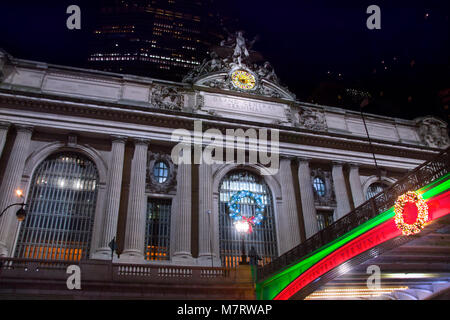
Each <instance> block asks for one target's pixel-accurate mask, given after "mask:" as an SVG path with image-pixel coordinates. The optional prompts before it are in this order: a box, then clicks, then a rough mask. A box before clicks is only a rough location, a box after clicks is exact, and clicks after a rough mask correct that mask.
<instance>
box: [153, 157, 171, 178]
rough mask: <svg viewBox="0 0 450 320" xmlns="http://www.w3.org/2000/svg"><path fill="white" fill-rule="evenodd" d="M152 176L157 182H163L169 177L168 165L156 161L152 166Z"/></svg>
mask: <svg viewBox="0 0 450 320" xmlns="http://www.w3.org/2000/svg"><path fill="white" fill-rule="evenodd" d="M153 176H154V177H155V180H156V181H158V182H159V183H164V182H166V181H167V179H168V178H169V167H168V166H167V164H166V163H165V162H164V161H158V162H157V163H155V166H154V167H153Z"/></svg>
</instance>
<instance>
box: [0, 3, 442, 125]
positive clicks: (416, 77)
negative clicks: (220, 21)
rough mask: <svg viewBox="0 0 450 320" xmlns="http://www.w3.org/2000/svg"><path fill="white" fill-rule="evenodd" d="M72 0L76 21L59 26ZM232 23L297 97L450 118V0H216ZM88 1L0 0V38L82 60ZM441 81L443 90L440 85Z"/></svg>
mask: <svg viewBox="0 0 450 320" xmlns="http://www.w3.org/2000/svg"><path fill="white" fill-rule="evenodd" d="M70 4H78V5H79V6H80V7H81V11H82V30H81V31H69V30H67V28H66V27H65V23H66V19H67V16H68V15H67V14H66V13H65V11H66V8H67V6H68V5H70ZM372 4H376V5H378V6H379V7H380V8H381V30H368V29H367V27H366V20H367V18H368V16H369V14H366V9H367V7H368V6H369V5H372ZM217 10H218V11H219V12H220V13H221V14H222V15H224V16H228V17H232V18H234V19H236V20H237V21H238V22H236V23H233V26H232V27H235V29H236V30H237V29H242V30H244V31H246V35H247V37H248V38H253V37H254V36H255V35H258V36H259V41H258V42H257V43H256V44H255V48H254V49H256V50H258V51H259V52H261V53H262V55H263V56H264V58H265V59H266V60H268V61H270V62H271V63H272V65H273V66H274V67H275V71H276V73H277V75H278V76H279V77H280V79H281V81H282V82H283V84H285V85H286V86H288V87H289V89H290V90H291V91H292V92H294V93H295V94H296V95H297V97H298V98H299V100H301V101H307V102H315V103H321V104H326V105H331V106H340V107H348V108H351V109H356V108H357V105H356V104H355V103H354V102H353V101H352V100H350V99H349V97H348V96H347V95H346V94H345V89H346V88H357V89H361V90H364V91H367V92H369V93H370V94H371V95H372V100H371V103H370V104H369V105H368V106H367V107H366V108H365V111H366V112H370V113H377V114H384V115H389V116H395V117H401V118H408V119H412V118H415V117H417V116H425V115H427V114H432V115H437V116H439V117H441V118H443V119H444V120H447V121H449V118H448V114H449V110H448V104H449V101H448V100H450V97H449V96H450V93H449V92H450V48H449V47H450V45H449V40H450V37H449V33H450V26H449V15H450V3H449V2H448V1H444V0H441V1H434V0H428V1H403V0H395V1H394V0H391V1H335V0H334V1H331V0H330V1H317V0H316V1H298V0H297V1H292V0H291V1H287V0H277V1H262V0H259V1H257V0H246V1H243V0H240V1H237V0H226V1H219V0H218V5H217ZM95 12H96V3H95V1H93V0H92V1H85V0H81V1H77V0H70V1H66V0H59V1H23V0H15V1H2V2H1V4H0V47H2V48H4V49H5V50H6V51H7V52H9V53H10V54H12V55H13V56H15V57H18V58H25V59H32V60H38V61H45V62H49V63H57V64H64V65H70V66H81V67H83V66H84V64H85V60H86V54H87V52H86V51H87V39H88V35H89V32H90V28H91V26H92V22H93V21H94V20H95ZM446 90H447V91H446Z"/></svg>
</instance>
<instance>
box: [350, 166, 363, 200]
mask: <svg viewBox="0 0 450 320" xmlns="http://www.w3.org/2000/svg"><path fill="white" fill-rule="evenodd" d="M349 180H350V188H351V190H352V197H353V203H354V204H355V208H356V207H359V206H360V205H361V204H363V202H364V201H365V199H364V193H363V189H362V185H361V178H360V177H359V166H358V165H357V164H354V163H351V164H350V173H349Z"/></svg>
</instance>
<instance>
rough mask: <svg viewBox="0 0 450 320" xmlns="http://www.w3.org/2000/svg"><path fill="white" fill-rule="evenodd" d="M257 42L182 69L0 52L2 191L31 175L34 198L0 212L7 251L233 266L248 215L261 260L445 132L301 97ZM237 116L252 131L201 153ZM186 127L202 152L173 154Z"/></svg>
mask: <svg viewBox="0 0 450 320" xmlns="http://www.w3.org/2000/svg"><path fill="white" fill-rule="evenodd" d="M249 51H250V49H249V48H247V47H246V42H245V40H242V39H241V35H240V34H236V36H235V38H234V39H230V40H229V42H224V43H222V46H221V47H220V50H218V53H216V52H213V53H212V54H211V58H210V59H208V60H205V62H204V63H203V64H202V65H200V66H199V67H198V68H197V69H195V70H194V71H192V72H191V73H190V74H188V75H187V76H186V78H185V79H184V80H183V82H179V83H176V82H168V81H163V80H158V79H153V78H146V77H138V76H132V75H123V74H114V73H107V72H101V71H94V70H87V69H78V68H72V67H64V66H57V65H51V64H47V63H43V62H35V61H27V60H21V59H18V58H15V57H11V56H10V55H8V54H7V53H5V52H2V53H0V155H1V158H0V160H1V162H0V175H1V177H2V179H1V187H0V188H1V189H0V207H1V209H2V210H3V209H4V208H6V207H8V206H9V205H11V204H14V203H17V202H20V201H21V199H20V198H19V197H18V196H17V194H16V190H17V189H20V190H23V201H25V203H26V210H27V215H26V218H25V220H24V221H22V222H21V221H18V220H17V219H16V217H15V212H16V211H17V208H15V207H12V208H10V209H8V210H7V211H6V213H5V214H4V215H3V216H2V217H1V218H0V256H2V257H11V258H18V259H38V260H52V261H54V260H64V261H80V260H85V259H88V260H111V259H112V260H113V261H114V262H115V263H132V264H143V265H147V264H154V265H175V266H213V267H227V268H228V267H229V268H232V267H235V266H236V265H238V264H239V261H240V259H241V249H242V247H241V245H242V243H241V236H240V235H239V233H238V232H237V230H236V229H235V223H236V220H239V219H242V218H243V217H247V218H249V217H250V216H251V217H252V218H253V219H254V218H255V217H257V218H258V217H259V218H260V219H259V220H258V219H257V220H258V221H255V220H253V221H250V222H248V223H251V224H252V225H251V227H252V230H251V231H252V232H251V233H247V234H246V235H245V249H246V251H247V252H250V251H251V250H253V251H256V253H257V255H258V256H259V258H260V259H258V263H259V264H260V265H264V264H267V263H269V262H270V261H272V260H273V259H274V258H276V257H278V256H280V255H281V254H283V253H285V252H287V251H288V250H290V249H291V248H293V247H295V246H297V245H299V244H300V243H302V242H303V241H305V240H306V239H308V238H309V237H311V236H312V235H314V234H315V233H317V232H318V231H319V230H321V229H323V228H325V227H327V226H328V225H329V224H331V223H333V221H336V220H338V219H340V218H342V217H343V216H345V215H346V214H347V213H349V212H350V211H351V210H353V209H354V208H355V207H358V206H359V205H360V204H362V203H363V202H365V201H366V200H367V199H369V198H370V197H372V196H374V195H375V194H377V193H378V192H380V191H382V190H383V189H385V188H386V187H388V186H389V185H391V184H393V183H395V181H397V180H398V179H399V178H401V177H402V176H404V175H405V174H407V173H408V172H409V171H411V170H412V169H414V168H415V167H417V166H419V165H420V164H422V163H423V162H425V161H427V160H429V159H431V158H433V156H435V155H436V154H438V153H439V152H440V151H441V150H442V149H445V148H446V147H448V146H449V138H448V134H447V124H446V123H445V122H443V121H442V120H439V119H436V118H433V117H424V118H419V119H415V120H404V119H398V118H389V117H384V116H378V115H372V114H365V115H364V119H363V118H362V116H361V113H359V112H355V111H349V110H345V109H341V108H335V107H329V106H322V105H317V104H312V103H305V102H301V101H298V100H297V99H296V97H295V95H294V94H292V93H291V92H290V91H289V90H288V89H287V88H285V87H283V86H282V85H280V82H279V80H278V78H277V76H276V75H275V73H274V71H273V68H272V67H271V65H270V64H269V63H268V62H266V63H263V64H257V63H254V62H252V61H251V52H250V53H249ZM364 121H365V124H366V125H367V131H368V132H366V129H365V124H364ZM199 128H200V129H199ZM196 129H199V130H200V131H199V130H196ZM180 130H181V131H180ZM227 130H228V131H229V130H231V132H234V133H235V134H236V135H237V133H243V137H241V140H239V139H237V140H236V141H234V140H233V141H232V143H231V146H232V151H231V156H232V157H231V158H233V161H226V160H224V161H218V160H217V161H209V162H208V161H199V159H198V155H199V154H200V153H202V150H206V149H207V148H210V147H211V146H209V147H208V143H207V142H208V139H209V142H211V141H212V140H214V139H212V138H211V135H208V132H209V133H211V134H212V136H215V137H216V138H217V136H218V135H220V134H222V135H223V136H224V137H225V136H226V134H227ZM174 132H178V133H179V132H185V133H186V135H190V136H191V137H193V138H192V139H191V143H190V144H189V143H187V144H186V143H185V144H184V145H183V147H184V149H183V157H184V159H185V160H186V159H189V158H191V159H192V161H184V162H180V161H175V159H174V150H176V147H177V146H179V143H180V141H181V140H182V139H179V138H180V136H175V138H174ZM199 132H200V133H199ZM254 132H256V134H257V136H255V137H253V136H252V134H253V133H254ZM262 132H265V133H267V134H266V135H265V137H263V138H262V137H261V135H262ZM198 134H200V135H202V137H203V140H202V139H196V137H198ZM367 134H369V138H370V140H369V138H368V135H367ZM177 137H178V138H177ZM205 137H209V138H208V139H206V140H205ZM251 138H256V139H258V141H265V142H266V144H265V146H264V148H265V150H266V151H267V156H268V155H269V154H270V156H268V157H269V160H271V161H270V163H269V162H268V161H265V162H264V161H261V157H256V161H255V157H252V156H251V152H252V150H251V147H250V145H251V143H250V140H251ZM269 138H270V139H269ZM261 139H262V140H261ZM269 140H270V141H269ZM239 141H240V142H239ZM260 147H261V146H260V145H258V148H260ZM190 150H192V152H189V151H190ZM196 150H197V151H198V150H200V151H199V152H197V153H196ZM209 150H210V151H211V149H209ZM218 150H219V151H220V150H221V149H220V148H216V149H214V150H212V153H211V154H212V156H213V158H217V156H218V154H217V152H218ZM259 151H260V150H259ZM227 152H228V150H227ZM224 153H225V152H224ZM235 154H236V155H237V156H236V157H233V156H234V155H235ZM229 155H230V154H229ZM239 155H240V156H239ZM259 155H260V154H259ZM175 158H176V157H175ZM266 158H267V157H266ZM374 158H375V160H376V164H377V166H375V162H374ZM203 160H205V159H204V156H203ZM210 160H211V159H210ZM266 160H267V159H266ZM236 195H238V196H236ZM239 195H241V196H239ZM236 204H239V207H240V209H239V210H237V209H236V208H237V207H236V206H233V205H236ZM233 208H234V209H236V210H237V211H235V212H231V211H233ZM258 208H259V209H258ZM258 210H259V211H258ZM255 212H256V214H255ZM233 213H234V215H233ZM255 222H257V223H255ZM112 240H114V242H115V243H117V246H118V248H117V250H115V252H112V250H111V243H112Z"/></svg>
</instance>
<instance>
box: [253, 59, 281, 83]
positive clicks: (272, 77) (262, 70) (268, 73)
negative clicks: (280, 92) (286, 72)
mask: <svg viewBox="0 0 450 320" xmlns="http://www.w3.org/2000/svg"><path fill="white" fill-rule="evenodd" d="M257 74H258V76H259V77H260V78H262V79H266V80H268V81H272V82H275V83H278V82H279V81H278V77H277V75H276V74H275V70H274V69H273V67H272V65H271V64H270V63H269V62H268V61H266V62H264V64H263V65H262V66H260V67H259V69H258V71H257Z"/></svg>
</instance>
